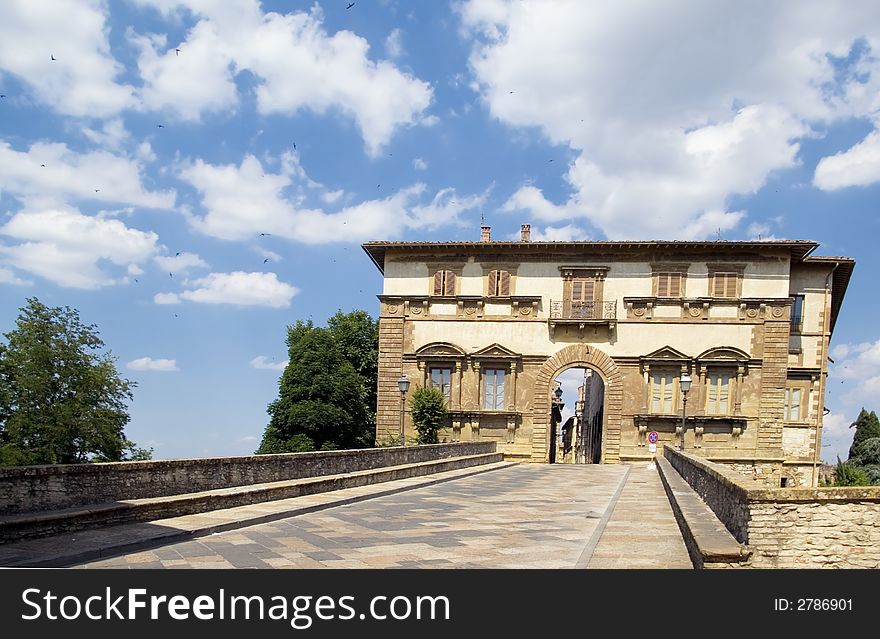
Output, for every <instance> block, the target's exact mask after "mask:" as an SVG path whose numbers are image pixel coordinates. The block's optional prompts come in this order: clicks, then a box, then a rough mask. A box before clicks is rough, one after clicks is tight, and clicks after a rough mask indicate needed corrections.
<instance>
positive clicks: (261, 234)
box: [260, 233, 272, 236]
mask: <svg viewBox="0 0 880 639" xmlns="http://www.w3.org/2000/svg"><path fill="white" fill-rule="evenodd" d="M263 235H272V234H271V233H260V236H263Z"/></svg>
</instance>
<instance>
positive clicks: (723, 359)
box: [691, 346, 749, 417]
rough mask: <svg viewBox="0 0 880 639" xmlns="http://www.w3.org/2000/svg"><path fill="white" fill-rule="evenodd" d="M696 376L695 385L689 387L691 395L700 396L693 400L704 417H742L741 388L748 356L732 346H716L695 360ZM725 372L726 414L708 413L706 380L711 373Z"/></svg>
mask: <svg viewBox="0 0 880 639" xmlns="http://www.w3.org/2000/svg"><path fill="white" fill-rule="evenodd" d="M696 363H697V376H698V379H697V380H694V381H695V382H698V383H695V384H694V385H693V386H692V387H691V393H694V391H695V390H696V391H697V392H699V393H701V394H702V396H701V397H698V398H695V399H696V400H698V403H697V404H696V405H697V406H699V407H700V408H699V410H701V411H702V413H703V414H704V415H713V416H718V417H725V416H726V417H740V416H742V400H743V396H742V395H743V388H745V381H744V380H745V377H746V376H747V375H748V364H749V356H748V354H747V353H745V352H743V351H741V350H740V349H737V348H734V347H732V346H718V347H713V348H710V349H709V350H707V351H704V352H703V353H701V354H700V355H698V356H697V358H696ZM719 370H721V371H727V372H729V373H730V383H729V388H728V396H727V412H726V413H710V412H709V383H708V379H709V376H710V374H711V373H714V372H716V371H719Z"/></svg>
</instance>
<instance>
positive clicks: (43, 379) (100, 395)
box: [0, 298, 152, 466]
mask: <svg viewBox="0 0 880 639" xmlns="http://www.w3.org/2000/svg"><path fill="white" fill-rule="evenodd" d="M20 310H21V313H20V314H19V316H18V318H17V319H16V328H15V329H14V330H12V331H10V332H8V333H5V334H4V337H5V338H6V342H7V343H6V344H2V343H0V465H7V466H8V465H24V464H70V463H81V462H89V461H120V460H124V459H149V458H150V455H151V452H152V451H147V450H143V449H138V448H137V447H136V446H135V444H134V443H132V442H130V441H129V440H127V439H126V438H125V434H124V432H123V428H124V427H125V425H126V424H127V423H128V422H129V419H130V418H129V415H128V410H127V406H126V401H127V400H131V399H132V389H133V388H134V387H135V385H136V384H135V383H134V382H132V381H129V380H127V379H123V378H121V377H120V376H119V373H118V372H117V371H116V364H115V359H114V358H113V357H112V355H111V354H110V352H109V351H108V352H104V353H102V352H101V349H103V348H104V342H103V341H102V340H101V339H100V338H99V337H98V331H97V327H96V326H94V325H86V324H83V323H82V321H81V320H80V317H79V313H78V312H77V311H76V310H75V309H71V308H70V307H64V308H52V307H48V306H45V305H44V304H42V303H40V301H39V300H38V299H36V298H30V299H28V300H27V306H25V307H24V308H22V309H20Z"/></svg>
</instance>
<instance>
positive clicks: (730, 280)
mask: <svg viewBox="0 0 880 639" xmlns="http://www.w3.org/2000/svg"><path fill="white" fill-rule="evenodd" d="M738 283H739V273H736V272H734V271H715V272H714V273H712V297H736V296H737V285H738Z"/></svg>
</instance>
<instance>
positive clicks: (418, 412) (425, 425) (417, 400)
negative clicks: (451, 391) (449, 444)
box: [409, 387, 447, 444]
mask: <svg viewBox="0 0 880 639" xmlns="http://www.w3.org/2000/svg"><path fill="white" fill-rule="evenodd" d="M409 408H410V412H411V414H412V420H413V426H415V429H416V432H417V433H418V434H419V438H418V442H419V443H420V444H436V443H438V442H439V441H440V438H439V436H438V435H439V432H440V430H441V429H442V428H444V427H445V426H446V415H447V411H446V398H445V397H443V392H442V391H441V390H440V389H439V388H434V387H425V388H421V387H419V388H416V389H415V390H414V391H413V393H412V396H411V397H410V400H409Z"/></svg>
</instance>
